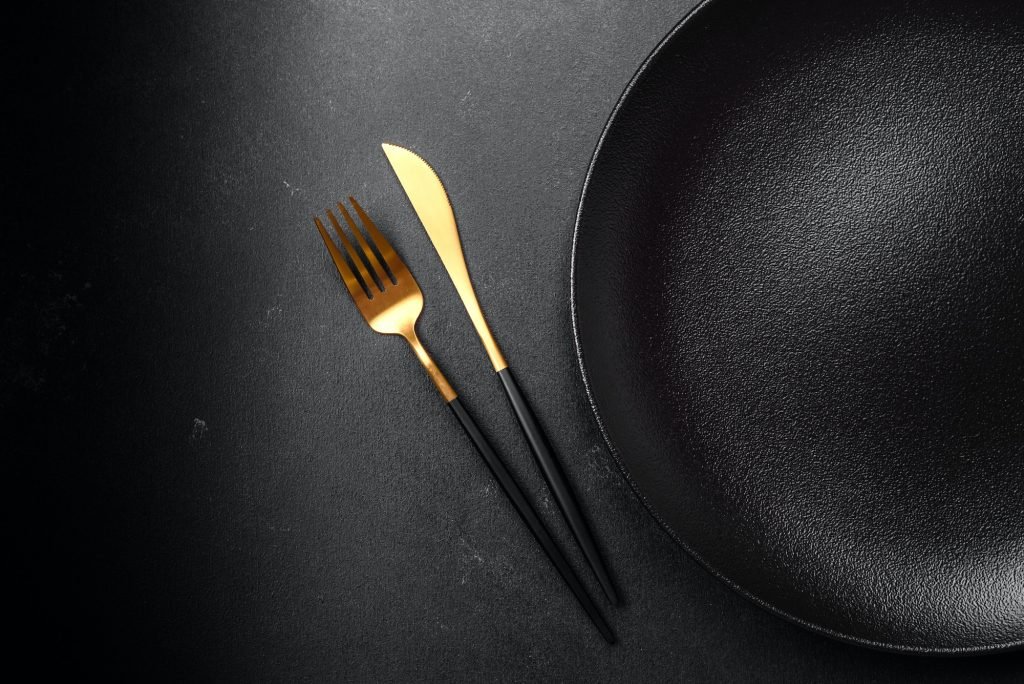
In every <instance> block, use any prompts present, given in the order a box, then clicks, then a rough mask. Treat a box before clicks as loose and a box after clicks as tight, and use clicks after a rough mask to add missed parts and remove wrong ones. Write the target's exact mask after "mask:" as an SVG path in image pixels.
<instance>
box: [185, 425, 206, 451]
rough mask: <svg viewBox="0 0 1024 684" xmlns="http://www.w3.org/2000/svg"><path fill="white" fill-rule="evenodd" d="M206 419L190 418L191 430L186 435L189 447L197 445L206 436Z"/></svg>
mask: <svg viewBox="0 0 1024 684" xmlns="http://www.w3.org/2000/svg"><path fill="white" fill-rule="evenodd" d="M206 433H207V427H206V421H205V420H203V419H202V418H193V419H192V432H191V434H189V436H188V443H189V446H191V447H198V446H199V445H200V444H202V443H203V440H204V439H205V438H206Z"/></svg>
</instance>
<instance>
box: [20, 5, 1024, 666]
mask: <svg viewBox="0 0 1024 684" xmlns="http://www.w3.org/2000/svg"><path fill="white" fill-rule="evenodd" d="M139 5H140V4H137V3H123V4H121V5H120V6H106V7H104V8H102V9H101V8H97V7H89V8H88V9H81V10H72V9H67V8H64V9H62V10H61V11H60V12H57V11H55V10H49V9H47V10H45V15H42V16H38V17H35V18H30V20H28V21H22V22H21V23H19V24H18V25H17V27H16V28H14V27H12V29H11V31H10V33H11V34H12V35H11V36H10V37H9V40H7V41H5V42H4V45H3V48H2V49H3V50H4V51H5V54H6V55H7V57H8V60H7V63H8V65H9V67H10V71H9V78H10V82H11V90H10V91H9V92H8V93H7V96H6V97H5V99H4V102H3V108H4V111H5V113H6V114H7V115H8V121H10V122H11V124H10V126H9V128H8V134H7V135H6V136H5V137H4V139H3V145H4V150H5V154H6V156H5V162H6V163H5V173H6V179H7V181H8V182H7V186H6V188H5V189H6V191H7V193H6V194H7V200H6V201H5V202H4V203H3V204H2V205H0V207H2V208H0V211H2V212H3V213H2V215H3V217H4V224H5V230H4V233H3V240H4V243H3V245H4V249H3V250H0V259H2V260H3V261H2V265H3V269H2V278H3V280H4V294H5V297H6V298H7V299H6V301H7V305H6V307H5V308H4V313H3V317H4V335H3V353H2V354H0V363H2V364H3V365H2V370H3V373H4V375H3V394H2V399H3V402H4V403H3V410H4V414H5V416H7V417H8V418H12V419H13V421H14V422H15V424H16V429H15V430H14V431H13V432H11V433H8V434H10V435H11V438H10V443H11V444H13V445H14V447H13V448H10V449H8V450H7V451H6V453H5V456H6V458H5V464H7V466H8V468H11V469H14V470H15V473H16V477H12V478H11V479H10V480H8V486H9V488H12V489H15V490H18V491H21V492H24V493H25V496H23V497H18V496H16V497H15V500H16V501H17V502H18V505H17V506H11V511H10V514H9V517H8V519H7V524H8V530H9V531H10V532H9V534H10V536H11V537H13V539H14V542H15V544H16V549H17V552H16V553H15V554H14V555H13V558H12V563H13V564H14V566H15V569H16V570H18V571H19V573H20V574H21V575H22V578H23V579H24V581H23V582H22V583H20V584H14V583H12V584H11V585H9V590H10V592H11V593H13V594H14V599H15V603H16V605H17V604H25V605H26V607H27V610H26V611H25V612H24V613H18V614H16V615H15V617H14V618H13V619H11V620H10V622H11V624H12V626H13V627H14V628H15V630H16V632H17V633H18V634H19V635H20V640H19V641H17V642H15V643H14V644H10V645H9V646H10V647H11V648H10V651H11V654H12V655H11V660H12V662H14V663H17V662H18V661H20V660H26V661H28V663H29V665H30V666H31V667H32V668H35V671H36V672H38V673H39V675H40V676H45V674H46V673H48V672H49V671H51V670H52V669H53V668H65V669H71V670H78V671H80V672H83V673H90V674H93V675H97V674H104V673H110V674H115V675H116V674H120V675H126V674H127V675H134V677H131V678H132V679H134V680H138V679H140V675H141V676H142V677H143V678H145V679H150V680H160V679H164V680H172V681H182V680H184V679H191V680H200V681H203V680H205V681H210V680H216V681H282V680H284V681H287V680H313V681H324V680H327V681H330V680H340V681H402V680H413V681H421V680H427V681H479V680H503V681H536V680H545V679H547V680H561V681H572V680H576V681H637V680H647V681H658V680H662V681H664V680H680V679H682V680H690V681H693V680H696V681H708V680H711V681H799V680H805V681H882V682H890V681H920V680H922V679H927V680H929V681H940V682H950V681H979V680H980V681H1014V680H1015V679H1019V676H1018V675H1019V673H1020V671H1021V667H1022V662H1021V658H1020V657H1019V656H1015V655H1014V656H1000V657H991V658H981V659H969V660H955V661H948V662H947V661H937V660H929V659H920V658H915V657H900V656H893V655H888V654H882V653H877V652H874V651H869V650H865V649H862V648H857V647H853V646H848V645H844V644H840V643H836V642H834V641H831V640H828V639H825V638H822V637H820V636H817V635H814V634H811V633H809V632H807V631H806V630H803V629H800V628H798V627H795V626H793V625H791V624H789V623H787V622H785V621H783V620H780V619H778V618H777V617H774V616H772V615H769V614H768V613H766V612H765V611H762V610H760V609H759V608H757V607H755V606H753V605H751V604H750V603H749V602H747V601H746V600H744V599H743V598H741V597H739V596H737V595H736V594H734V593H733V592H731V591H730V590H729V589H727V588H726V587H725V586H723V585H722V584H721V583H720V582H718V581H717V580H715V579H714V578H712V577H711V576H710V575H708V574H707V573H706V572H705V571H704V570H702V569H701V568H700V567H699V566H698V565H697V564H696V563H694V562H693V561H692V560H691V559H690V558H689V557H688V556H687V555H686V554H685V553H683V552H682V551H681V550H680V549H678V547H677V546H676V545H675V544H674V543H673V542H672V540H671V539H670V538H669V537H668V536H667V535H666V534H665V533H664V532H663V531H662V530H661V528H660V527H659V526H658V525H657V523H656V522H655V521H654V520H653V519H652V518H651V517H650V516H649V515H647V513H646V512H645V511H644V509H643V507H642V506H641V505H640V503H639V502H638V501H637V499H636V498H635V497H634V496H633V494H632V492H631V491H630V489H629V487H628V486H627V485H626V483H625V481H624V480H623V479H622V478H621V476H620V475H619V474H618V472H617V469H616V466H615V463H614V461H613V460H612V459H611V457H610V456H609V455H608V454H607V453H606V452H605V450H604V447H603V446H602V440H601V436H600V433H599V431H598V429H597V427H596V425H595V424H594V422H593V419H592V417H591V415H590V411H589V408H588V405H587V401H586V398H585V394H584V391H583V386H582V383H581V381H580V377H579V373H578V370H577V367H576V360H575V353H574V350H573V344H572V332H571V324H570V315H569V284H568V270H569V261H570V245H571V240H572V227H573V219H574V216H575V212H576V206H577V203H578V200H579V193H580V188H581V187H582V184H583V178H584V175H585V173H586V168H587V164H588V160H589V159H590V156H591V154H592V152H593V149H594V145H595V144H596V142H597V139H598V136H599V135H600V132H601V130H602V127H603V126H604V123H605V121H606V119H607V117H608V114H609V112H610V111H611V108H612V107H613V105H614V103H615V101H616V99H617V98H618V96H619V95H620V94H621V92H622V89H623V87H624V86H625V84H626V83H627V82H628V80H629V78H630V77H631V75H632V74H633V73H634V71H635V70H636V68H637V66H638V65H639V64H640V63H641V62H642V60H643V59H644V57H645V56H646V55H647V53H648V52H649V50H650V49H651V48H653V46H654V45H655V44H656V43H657V42H658V40H660V38H661V37H662V36H663V35H664V34H665V33H666V32H667V31H669V30H670V29H671V27H672V26H673V25H674V24H675V23H676V22H677V21H678V19H679V18H680V17H681V16H682V15H683V14H684V13H685V12H686V11H687V10H688V8H689V5H688V4H687V3H685V2H684V3H677V2H652V3H644V4H643V5H640V6H633V5H632V4H631V3H629V4H627V3H616V2H610V1H609V2H596V3H592V4H589V5H586V6H567V5H562V4H555V3H543V2H536V3H523V2H484V3H464V4H462V3H405V4H399V3H377V2H366V1H357V2H349V3H302V4H299V3H285V2H278V3H270V2H268V3H260V4H252V5H249V4H244V3H227V2H224V3H216V4H214V3H189V4H187V5H180V6H179V5H167V6H164V5H159V4H156V5H152V6H150V7H148V8H145V7H142V6H139ZM382 139H391V140H394V141H396V142H401V143H405V144H408V145H410V146H413V147H415V148H416V149H418V150H419V151H421V152H423V153H424V154H426V155H428V156H429V159H430V161H431V162H432V163H433V164H435V165H436V166H437V168H438V169H439V170H440V171H441V173H442V174H443V176H444V179H445V181H446V183H447V184H448V189H449V191H450V193H451V195H452V198H453V200H454V202H455V207H456V211H457V213H458V216H459V219H460V222H461V227H462V232H463V240H464V243H465V250H466V255H467V258H468V260H469V263H470V266H471V268H472V269H473V271H474V274H475V278H476V285H477V290H478V293H479V296H480V299H481V301H482V303H483V305H484V306H485V308H486V309H487V311H488V313H489V314H490V318H491V322H492V326H493V327H494V329H495V332H496V334H497V335H498V337H499V339H500V340H502V342H503V346H504V348H505V352H506V354H507V356H508V357H509V360H510V361H511V362H512V364H513V367H514V368H515V369H516V371H517V376H518V379H519V381H520V384H521V385H522V388H523V391H524V392H526V393H527V394H528V395H529V396H530V398H531V400H532V401H533V402H534V404H535V408H536V409H537V413H538V416H539V418H540V420H541V421H542V422H543V423H544V426H545V427H546V428H547V430H548V433H549V435H550V437H551V439H552V442H553V443H554V447H555V448H556V450H557V451H558V453H559V454H560V455H561V456H562V458H563V460H564V463H565V469H566V473H567V475H568V477H569V479H570V481H571V482H572V483H573V485H574V487H575V488H576V491H577V493H578V494H579V495H580V497H581V501H582V503H583V505H584V507H585V509H586V510H587V512H588V513H589V515H590V517H591V520H592V523H593V528H594V531H595V534H596V536H597V537H598V540H599V542H600V543H601V545H602V550H603V551H604V553H605V557H606V558H607V559H608V562H609V565H610V566H611V570H612V572H613V573H614V575H615V578H616V580H617V583H618V586H619V587H620V588H621V589H622V593H623V595H624V600H625V605H624V606H623V607H622V608H621V609H619V610H616V611H607V612H608V613H609V618H610V620H611V622H612V623H613V625H614V627H615V628H616V631H617V634H618V636H619V638H620V644H619V645H618V646H616V647H614V648H609V647H607V646H605V644H604V643H603V642H602V641H601V639H600V636H599V635H597V634H596V632H595V631H594V629H593V627H592V626H591V625H590V624H589V623H588V621H587V620H586V617H585V616H584V615H582V613H581V611H580V610H579V609H578V608H577V607H576V605H575V603H574V601H573V599H572V597H571V596H570V595H569V593H568V592H567V591H566V590H565V589H564V588H563V586H562V584H561V582H560V581H559V579H558V578H557V577H556V576H555V573H554V572H553V571H552V570H551V569H550V567H549V565H548V564H547V562H546V560H545V559H544V556H543V553H542V552H541V551H539V550H538V549H537V548H536V547H535V544H534V542H533V541H532V539H530V537H529V534H528V533H526V532H525V531H524V530H523V529H522V528H521V525H520V523H519V521H518V520H517V519H516V516H515V513H514V512H513V511H512V510H511V507H510V506H509V505H507V504H506V503H505V501H504V499H503V498H502V496H501V495H500V493H499V492H498V491H497V490H496V487H495V486H494V485H493V483H492V482H491V480H490V478H489V475H488V473H487V470H486V467H485V466H484V465H483V464H482V463H481V462H480V460H479V458H478V457H477V456H476V455H475V454H474V453H473V449H472V447H471V446H470V445H469V444H468V443H467V442H466V441H465V440H464V438H463V437H462V436H461V434H460V432H459V430H458V426H457V424H456V423H455V422H454V421H453V419H452V417H451V416H450V414H449V411H448V410H447V409H446V408H445V407H444V405H443V404H441V403H440V402H439V401H438V399H437V396H436V392H435V390H434V389H433V387H432V386H431V385H430V382H429V380H428V379H427V378H426V376H425V375H424V374H423V373H422V371H421V369H420V368H419V367H418V365H417V364H416V362H415V360H414V359H413V358H412V356H411V355H410V353H409V351H408V349H407V348H406V347H405V345H404V343H403V342H401V341H400V340H396V339H388V338H384V337H382V336H379V335H376V334H373V333H372V332H370V331H369V330H368V329H367V327H366V325H365V323H364V322H363V321H362V320H361V318H360V316H359V314H358V312H357V311H356V310H355V309H354V307H353V306H352V305H351V303H350V302H349V301H348V300H347V299H346V295H345V294H344V292H343V289H342V286H341V284H340V283H339V282H338V279H337V276H336V274H335V273H334V271H333V270H332V269H333V267H332V266H331V264H330V263H329V261H328V260H327V259H326V255H325V253H324V250H323V246H322V245H321V244H320V239H319V237H318V236H317V234H316V232H315V230H314V228H313V226H312V222H311V218H310V217H311V215H312V214H313V213H314V212H322V211H323V209H324V207H325V206H326V205H328V204H329V203H330V202H331V201H332V200H334V199H337V198H338V197H339V196H341V195H343V194H345V193H351V194H354V195H356V196H358V197H359V198H360V200H362V201H363V203H364V205H365V206H366V207H367V209H368V210H370V211H372V212H373V215H374V216H375V218H377V219H378V223H379V224H380V226H381V228H382V229H383V230H386V231H387V233H388V235H389V236H393V238H394V239H393V242H394V243H395V245H396V247H397V248H398V249H399V250H401V252H402V253H403V256H404V257H405V258H406V259H407V261H408V262H409V264H410V266H411V268H412V269H413V271H414V272H415V273H416V275H417V277H418V279H419V281H420V284H421V285H422V287H423V290H424V293H425V296H426V309H425V311H424V315H423V319H422V321H421V333H422V336H423V338H424V340H425V341H426V342H427V343H428V344H430V345H431V346H432V349H433V351H434V352H435V355H436V356H437V357H438V360H439V361H440V362H441V363H443V364H444V366H445V368H446V370H447V371H448V373H449V375H450V377H451V379H452V381H453V382H455V383H456V384H457V385H458V386H459V387H460V388H461V389H462V390H463V401H464V402H465V403H466V405H467V407H468V408H469V409H470V410H472V411H473V414H474V416H475V417H476V418H477V419H478V420H479V421H480V423H481V424H482V426H483V428H484V429H485V430H486V431H487V433H488V435H489V436H490V437H491V439H492V440H493V441H494V442H495V444H496V445H497V446H498V448H499V450H500V451H501V452H502V455H504V456H505V457H506V458H507V460H508V461H509V463H510V466H511V467H513V468H514V469H515V470H516V471H517V473H518V474H519V476H520V480H521V481H522V482H523V484H524V486H526V487H527V488H528V489H529V491H530V492H532V493H534V495H535V500H536V501H537V502H538V503H539V505H541V506H542V508H543V512H544V514H545V516H546V518H547V519H548V520H549V521H551V522H552V526H553V527H554V529H555V531H556V532H557V533H558V534H559V536H560V539H561V540H562V542H563V544H564V545H565V546H566V548H567V549H568V550H570V551H571V552H572V553H573V556H572V560H573V562H574V563H575V565H576V567H577V568H579V569H580V570H581V574H584V572H585V567H584V565H583V563H582V560H581V559H580V557H579V554H578V553H576V552H575V549H573V547H572V546H571V542H570V540H569V536H568V534H567V531H566V530H565V528H564V526H562V525H561V524H560V523H558V521H557V517H556V515H555V510H554V504H553V502H551V501H550V500H549V499H548V498H547V496H546V495H545V494H544V490H543V485H542V481H541V478H540V476H539V474H538V473H537V472H536V470H535V468H534V466H533V464H532V459H531V457H530V455H529V453H528V451H527V447H526V444H525V443H524V442H523V441H522V438H521V436H520V432H519V429H518V427H517V426H516V424H515V420H514V419H513V418H512V416H511V415H510V413H509V410H508V407H507V405H506V404H507V402H506V401H505V400H504V399H503V398H502V396H501V394H502V390H501V387H500V384H499V382H498V380H497V379H496V378H494V375H493V373H492V372H491V370H490V368H489V367H488V365H487V361H486V358H485V356H484V354H483V352H482V350H481V349H480V346H479V344H478V342H477V341H476V340H475V339H474V337H473V331H472V328H471V326H470V324H469V322H468V320H467V319H466V316H465V314H464V312H463V311H462V309H461V305H460V304H459V302H458V298H457V296H456V294H455V291H454V289H453V288H452V286H451V285H450V283H449V281H448V279H447V276H446V275H445V274H444V272H443V270H442V267H441V265H440V263H439V262H438V260H437V257H436V255H435V254H434V252H433V248H432V247H431V245H430V243H429V241H428V240H427V238H426V236H425V235H424V234H423V233H422V231H420V230H419V228H418V227H417V225H416V219H415V217H414V216H413V215H412V213H411V211H410V210H409V209H408V206H407V205H408V202H407V200H406V199H405V198H404V197H403V196H402V195H401V194H400V193H401V191H400V189H399V188H398V186H397V184H396V183H395V181H394V178H393V174H392V173H391V171H390V169H389V168H388V166H387V163H386V161H385V160H384V158H383V156H382V155H381V152H380V148H379V147H378V144H379V142H380V141H381V140H382ZM19 439H20V441H19ZM22 466H27V468H25V469H26V470H27V477H24V478H23V477H21V470H22ZM15 494H17V491H16V492H15ZM584 579H585V580H586V581H587V582H588V583H589V586H590V589H591V591H592V593H594V595H595V596H597V595H599V590H598V588H597V587H596V585H595V584H594V583H593V582H592V581H591V578H590V577H589V576H586V575H584ZM22 643H24V644H25V646H26V648H25V649H24V650H22V649H20V648H19V646H20V645H21V644H22ZM28 646H31V647H32V648H31V649H28V648H27V647H28ZM37 653H42V654H43V657H38V656H32V657H31V658H29V654H37ZM121 678H126V677H121Z"/></svg>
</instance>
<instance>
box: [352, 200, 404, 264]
mask: <svg viewBox="0 0 1024 684" xmlns="http://www.w3.org/2000/svg"><path fill="white" fill-rule="evenodd" d="M348 201H349V202H351V203H352V207H353V208H354V209H355V210H356V214H358V215H359V220H360V221H362V222H363V226H364V227H365V228H366V232H367V233H369V234H370V240H372V241H373V244H374V245H375V246H376V247H377V251H378V252H380V255H381V256H382V257H384V263H385V264H387V266H388V268H389V269H391V274H392V275H393V276H394V277H395V281H396V284H397V280H398V278H401V277H405V276H409V277H411V276H412V274H411V273H409V269H408V268H407V267H406V265H405V262H404V261H402V257H400V256H398V252H396V251H395V248H394V247H392V246H391V243H390V242H388V241H387V238H385V237H384V234H383V233H381V232H380V231H379V230H377V224H376V223H374V222H373V220H372V219H371V218H370V217H369V216H368V215H367V213H366V212H365V211H363V208H362V207H361V206H359V202H357V201H356V198H355V197H351V196H350V197H349V198H348Z"/></svg>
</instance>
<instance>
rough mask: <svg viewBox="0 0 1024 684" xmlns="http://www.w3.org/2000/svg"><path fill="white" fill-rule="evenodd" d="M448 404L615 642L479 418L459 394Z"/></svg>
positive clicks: (597, 622)
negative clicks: (488, 438)
mask: <svg viewBox="0 0 1024 684" xmlns="http://www.w3.org/2000/svg"><path fill="white" fill-rule="evenodd" d="M448 406H449V407H450V408H451V410H452V413H454V414H455V417H456V418H458V419H459V423H461V424H462V429H463V430H465V431H466V434H467V435H468V436H469V439H470V440H471V441H472V442H473V446H475V447H476V450H477V451H478V452H479V453H480V456H481V457H483V459H484V462H486V463H487V467H488V468H490V469H491V473H492V474H493V475H494V478H495V479H496V480H497V481H498V484H499V485H501V488H502V490H504V492H505V496H507V497H508V498H509V500H510V501H511V502H512V505H513V506H515V509H516V512H518V513H519V516H520V517H521V518H522V519H523V522H525V523H526V526H527V527H528V528H530V532H532V533H533V536H534V537H535V538H536V539H537V543H539V544H540V546H541V548H542V549H544V552H545V553H546V554H547V555H548V558H549V559H550V560H551V562H552V563H553V564H554V566H555V569H556V570H558V573H559V574H560V575H561V576H562V579H563V580H565V583H566V584H568V585H569V589H571V590H572V593H573V594H574V595H575V596H576V600H577V601H579V602H580V605H581V606H583V610H585V611H586V612H587V615H588V616H589V617H590V619H591V621H592V622H593V623H594V626H596V627H597V630H598V631H599V632H600V633H601V636H603V637H604V639H605V641H607V642H608V643H609V644H614V643H615V634H613V633H612V630H611V628H610V627H609V626H608V623H607V622H605V620H604V617H602V615H601V613H600V612H599V611H598V610H597V606H595V605H594V602H593V601H592V600H591V598H590V596H589V595H588V594H587V590H586V589H585V588H584V587H583V583H582V582H580V579H579V577H577V576H576V573H575V572H574V571H573V569H572V566H570V565H569V562H568V561H567V560H566V558H565V555H564V554H563V553H562V550H561V549H560V548H558V545H557V544H556V543H555V540H554V539H553V538H552V537H551V533H550V532H548V529H547V527H545V526H544V523H543V522H542V521H541V519H540V516H538V515H537V512H536V511H535V510H534V509H533V506H531V505H530V502H529V501H528V500H527V498H526V495H525V494H523V490H522V489H520V488H519V485H518V484H516V481H515V480H514V479H513V478H512V474H511V473H509V472H508V468H506V467H505V464H504V463H503V462H502V460H501V459H500V458H499V457H498V454H496V453H495V451H494V449H493V448H492V447H491V445H490V443H489V442H488V441H487V438H486V437H484V435H483V433H482V432H480V428H479V427H477V424H476V421H474V420H473V418H472V416H470V415H469V412H467V411H466V409H465V407H464V406H463V405H462V402H460V401H459V399H458V397H456V398H455V399H452V400H451V401H450V402H448Z"/></svg>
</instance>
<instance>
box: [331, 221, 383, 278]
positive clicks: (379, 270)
mask: <svg viewBox="0 0 1024 684" xmlns="http://www.w3.org/2000/svg"><path fill="white" fill-rule="evenodd" d="M338 209H340V210H341V214H342V216H344V217H345V222H346V223H348V227H349V230H351V231H352V232H353V233H354V234H355V236H356V241H357V242H359V247H360V248H361V249H362V250H363V254H365V255H366V259H367V261H369V262H370V268H371V269H372V270H373V271H374V273H375V274H376V275H377V277H378V280H379V282H380V284H381V286H382V287H384V286H385V283H387V282H392V280H391V276H389V275H388V272H387V271H385V270H384V267H383V266H381V264H380V260H379V259H377V255H376V254H374V253H373V249H371V248H370V245H369V244H367V242H366V238H365V237H363V231H361V230H359V227H358V226H357V225H356V222H355V221H353V220H352V215H351V214H349V213H348V209H346V208H345V205H344V204H342V203H341V202H338Z"/></svg>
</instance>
